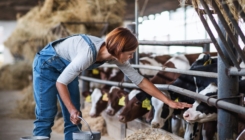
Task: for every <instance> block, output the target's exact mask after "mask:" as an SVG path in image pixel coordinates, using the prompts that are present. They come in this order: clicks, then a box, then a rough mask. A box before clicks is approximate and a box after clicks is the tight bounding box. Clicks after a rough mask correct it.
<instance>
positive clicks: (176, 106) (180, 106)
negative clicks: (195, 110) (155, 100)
mask: <svg viewBox="0 0 245 140" xmlns="http://www.w3.org/2000/svg"><path fill="white" fill-rule="evenodd" d="M168 105H169V106H170V107H171V108H174V109H184V108H190V107H192V104H188V103H184V102H175V101H173V100H170V101H169V103H168Z"/></svg>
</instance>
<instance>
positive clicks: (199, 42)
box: [139, 39, 212, 46]
mask: <svg viewBox="0 0 245 140" xmlns="http://www.w3.org/2000/svg"><path fill="white" fill-rule="evenodd" d="M210 43H212V41H211V40H210V39H200V40H179V41H151V40H139V45H160V46H203V44H210Z"/></svg>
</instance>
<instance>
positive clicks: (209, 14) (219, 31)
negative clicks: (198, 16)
mask: <svg viewBox="0 0 245 140" xmlns="http://www.w3.org/2000/svg"><path fill="white" fill-rule="evenodd" d="M200 1H201V3H202V6H203V7H204V9H205V11H206V13H207V14H208V16H209V19H210V20H211V22H212V23H213V25H214V28H215V29H216V31H217V33H218V35H219V37H220V39H221V41H222V43H223V44H224V47H225V49H226V52H227V53H228V55H229V57H230V58H231V61H232V62H233V64H234V65H235V66H236V67H237V69H241V68H240V66H239V64H238V62H237V60H236V57H235V55H234V53H233V51H232V50H231V48H230V47H229V45H228V44H227V42H226V40H225V37H224V35H223V34H222V32H221V30H220V28H219V26H218V24H217V23H216V21H215V19H214V17H213V16H212V13H211V12H210V11H209V8H208V5H207V4H206V3H205V2H204V0H200Z"/></svg>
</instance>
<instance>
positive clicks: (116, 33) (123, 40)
mask: <svg viewBox="0 0 245 140" xmlns="http://www.w3.org/2000/svg"><path fill="white" fill-rule="evenodd" d="M105 45H106V48H107V50H108V52H109V53H110V54H111V55H113V56H115V57H116V58H119V56H120V54H121V53H122V52H127V51H133V50H135V49H136V48H137V47H138V40H137V38H136V37H135V36H134V34H133V33H132V32H131V31H130V30H128V29H127V28H123V27H118V28H115V29H114V30H112V31H111V32H110V33H109V34H107V35H106V40H105Z"/></svg>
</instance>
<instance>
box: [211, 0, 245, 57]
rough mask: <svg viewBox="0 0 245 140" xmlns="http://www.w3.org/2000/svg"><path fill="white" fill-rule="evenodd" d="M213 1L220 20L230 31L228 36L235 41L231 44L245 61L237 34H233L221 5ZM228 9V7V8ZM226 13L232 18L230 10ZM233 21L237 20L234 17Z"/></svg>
mask: <svg viewBox="0 0 245 140" xmlns="http://www.w3.org/2000/svg"><path fill="white" fill-rule="evenodd" d="M211 2H212V7H213V8H214V9H215V11H216V12H217V15H218V17H219V20H220V21H221V23H222V25H223V26H224V28H225V30H226V32H227V33H228V36H229V38H230V40H231V41H232V43H233V45H231V46H234V48H235V49H236V50H237V52H238V54H239V55H240V57H241V59H242V60H243V62H245V56H244V54H243V52H242V50H241V47H240V45H239V44H238V39H236V38H235V36H234V35H233V33H232V31H231V29H230V27H229V26H228V24H227V22H226V20H225V18H224V17H223V15H222V13H221V11H220V9H219V7H218V6H217V4H216V2H215V1H213V0H212V1H211ZM222 6H223V8H228V6H227V5H226V4H222ZM226 10H228V9H226ZM226 14H227V15H228V16H229V18H231V17H230V14H229V12H228V11H226ZM232 19H233V17H232ZM232 23H236V21H234V19H233V22H232ZM238 28H239V27H238Z"/></svg>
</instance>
